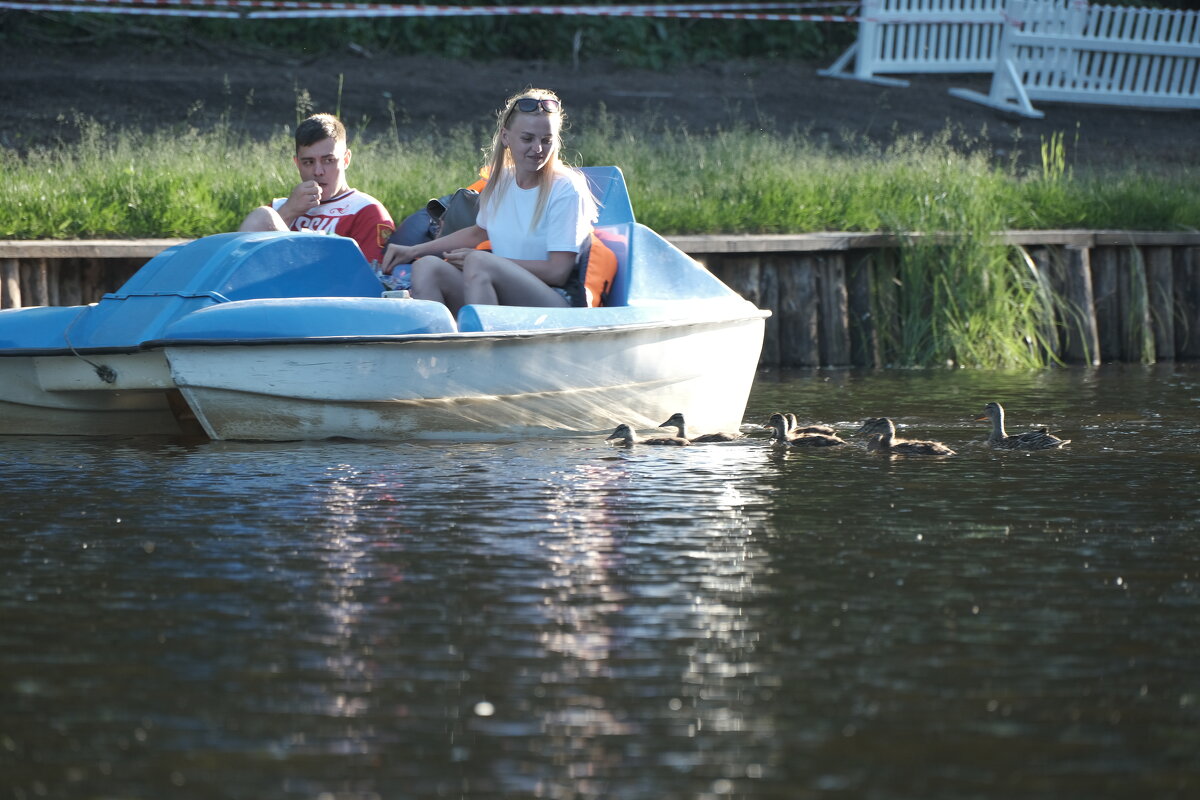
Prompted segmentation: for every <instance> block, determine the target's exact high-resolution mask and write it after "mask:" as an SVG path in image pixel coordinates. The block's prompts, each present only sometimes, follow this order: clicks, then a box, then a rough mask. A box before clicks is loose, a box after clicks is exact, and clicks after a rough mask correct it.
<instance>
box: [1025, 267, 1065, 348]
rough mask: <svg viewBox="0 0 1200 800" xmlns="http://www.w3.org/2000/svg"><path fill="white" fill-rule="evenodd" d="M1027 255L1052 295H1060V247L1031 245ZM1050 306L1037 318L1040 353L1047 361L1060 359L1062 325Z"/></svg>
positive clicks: (1061, 291)
mask: <svg viewBox="0 0 1200 800" xmlns="http://www.w3.org/2000/svg"><path fill="white" fill-rule="evenodd" d="M1025 252H1026V253H1027V254H1028V255H1029V259H1030V261H1032V262H1033V269H1034V270H1035V271H1036V272H1037V273H1038V274H1039V276H1041V280H1042V281H1043V282H1044V284H1045V285H1048V286H1049V289H1050V291H1051V292H1052V293H1053V295H1054V296H1057V297H1062V296H1063V294H1064V292H1063V278H1062V273H1063V267H1062V259H1063V256H1062V252H1061V249H1060V248H1052V247H1031V248H1028V249H1027V250H1026V251H1025ZM1052 305H1053V301H1051V307H1050V308H1046V309H1044V310H1043V314H1042V315H1041V317H1040V319H1039V320H1038V335H1039V336H1040V337H1041V347H1042V350H1041V353H1042V356H1043V357H1044V358H1046V359H1047V360H1049V361H1056V360H1061V359H1062V357H1063V356H1062V352H1063V348H1062V345H1063V342H1062V336H1061V335H1060V331H1061V329H1062V328H1063V327H1065V326H1061V325H1060V324H1059V320H1058V319H1057V317H1056V315H1055V312H1054V309H1053V307H1052Z"/></svg>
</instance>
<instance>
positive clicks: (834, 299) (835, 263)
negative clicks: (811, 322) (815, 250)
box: [817, 253, 850, 367]
mask: <svg viewBox="0 0 1200 800" xmlns="http://www.w3.org/2000/svg"><path fill="white" fill-rule="evenodd" d="M817 290H818V292H819V296H820V303H821V363H822V365H824V366H829V367H845V366H849V365H850V311H849V302H848V300H847V297H846V294H847V292H846V261H845V258H844V257H843V256H842V254H841V253H829V254H827V255H825V256H821V257H819V259H818V260H817Z"/></svg>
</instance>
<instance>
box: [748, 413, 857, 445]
mask: <svg viewBox="0 0 1200 800" xmlns="http://www.w3.org/2000/svg"><path fill="white" fill-rule="evenodd" d="M767 425H768V427H770V428H771V430H772V434H771V444H773V445H775V446H776V447H836V446H837V445H840V444H845V443H846V440H845V439H842V438H841V437H840V436H837V435H836V434H827V433H815V432H814V433H800V434H797V435H795V436H792V435H791V432H790V431H789V430H788V420H787V417H785V416H784V415H783V414H778V413H776V414H772V415H771V419H770V420H768V422H767Z"/></svg>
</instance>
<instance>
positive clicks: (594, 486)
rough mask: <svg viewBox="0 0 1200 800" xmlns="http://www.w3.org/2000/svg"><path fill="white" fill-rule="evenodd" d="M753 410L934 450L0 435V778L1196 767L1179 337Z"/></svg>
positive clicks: (310, 793)
mask: <svg viewBox="0 0 1200 800" xmlns="http://www.w3.org/2000/svg"><path fill="white" fill-rule="evenodd" d="M988 400H998V401H1000V402H1001V403H1003V404H1004V405H1005V407H1006V408H1007V410H1008V412H1009V428H1010V431H1019V430H1025V429H1028V428H1030V427H1033V426H1035V425H1036V426H1040V425H1048V426H1049V427H1050V428H1051V430H1052V431H1055V432H1057V433H1059V434H1060V435H1062V436H1063V437H1065V438H1070V439H1072V440H1073V442H1072V444H1071V445H1069V446H1068V447H1067V448H1066V449H1065V450H1062V451H1053V452H1041V453H1013V452H995V451H992V450H990V449H989V448H987V447H986V446H984V444H983V440H984V436H985V433H986V429H985V426H983V425H981V424H979V423H974V422H971V421H969V418H970V417H972V416H974V415H976V414H978V413H980V412H981V411H982V408H983V404H984V403H985V402H986V401H988ZM681 410H683V411H685V412H686V409H681ZM776 410H793V411H795V412H797V413H798V414H799V416H800V418H801V419H802V420H806V421H809V420H812V421H823V422H833V423H839V424H841V425H843V426H845V427H847V428H850V427H851V426H855V425H857V423H858V422H859V421H860V420H862V419H863V418H864V417H867V416H876V415H882V414H887V415H890V416H892V417H894V418H896V419H897V421H898V422H899V423H900V424H901V425H902V426H903V427H902V431H901V432H902V434H907V435H909V436H913V437H916V438H936V439H940V440H942V441H944V442H946V443H947V444H949V445H950V446H952V447H954V448H956V449H957V450H959V455H958V456H957V457H954V458H947V459H931V458H924V459H922V458H894V459H891V458H888V457H885V456H879V455H876V454H871V453H867V452H866V451H865V450H864V449H863V448H862V447H861V441H858V440H856V441H857V444H856V446H855V447H853V448H844V449H841V450H828V451H815V452H787V453H783V454H779V453H774V452H772V451H771V450H770V448H768V447H767V446H766V444H765V439H763V438H761V434H760V433H758V432H754V434H753V436H752V437H750V438H747V439H745V440H743V441H740V442H737V443H732V444H725V445H708V446H696V447H691V448H650V447H643V448H640V449H634V450H631V451H626V450H620V449H614V448H611V447H609V446H607V445H606V444H605V442H604V441H603V437H564V438H561V439H554V440H526V441H502V442H488V443H480V442H414V443H355V442H320V443H285V444H239V443H213V442H206V443H193V442H183V441H171V440H163V439H149V438H147V439H120V440H104V441H93V440H83V439H56V438H44V437H38V438H33V437H29V438H23V437H9V438H6V439H3V440H0V520H2V523H3V525H2V530H3V533H2V534H0V577H2V581H0V798H10V797H11V798H34V797H54V798H122V799H129V800H132V799H135V798H145V799H146V800H151V799H154V800H157V799H158V798H205V799H207V798H247V800H249V799H250V798H254V799H255V800H261V799H262V798H313V799H314V800H316V799H318V798H319V799H320V800H332V799H333V798H339V799H340V798H355V799H356V800H366V799H367V798H388V799H390V798H435V797H464V798H534V797H545V798H637V799H639V800H640V799H641V798H646V799H647V800H650V799H653V800H663V799H664V798H739V797H740V798H789V799H790V798H810V797H812V798H815V797H847V798H955V799H958V798H1005V799H1006V800H1007V798H1056V799H1057V798H1123V797H1130V798H1133V797H1138V798H1144V797H1153V798H1185V797H1189V798H1190V797H1197V796H1200V453H1198V448H1197V444H1198V443H1200V366H1196V365H1191V366H1186V365H1185V366H1178V367H1173V366H1159V367H1147V368H1143V367H1132V366H1126V367H1106V368H1102V369H1099V370H1091V369H1088V370H1049V371H1045V372H1037V373H1011V374H1010V373H994V372H970V371H912V372H909V371H886V372H879V373H870V372H805V373H781V372H769V373H764V374H762V375H761V376H760V379H759V380H758V382H757V385H756V387H755V390H754V394H753V396H752V398H751V402H750V407H749V409H748V412H747V417H746V421H747V422H748V423H750V422H765V421H766V417H767V416H768V415H769V414H770V413H771V412H772V411H776Z"/></svg>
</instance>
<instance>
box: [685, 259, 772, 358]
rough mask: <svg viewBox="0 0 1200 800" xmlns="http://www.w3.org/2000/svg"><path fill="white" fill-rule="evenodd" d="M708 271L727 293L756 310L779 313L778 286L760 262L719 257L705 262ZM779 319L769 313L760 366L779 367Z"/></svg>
mask: <svg viewBox="0 0 1200 800" xmlns="http://www.w3.org/2000/svg"><path fill="white" fill-rule="evenodd" d="M702 263H706V266H707V267H708V269H709V271H710V272H712V273H713V274H714V275H716V276H717V277H718V278H719V279H720V280H721V281H722V282H724V283H725V285H726V286H728V287H729V288H730V289H733V290H734V291H735V292H737V293H738V294H740V295H741V296H742V297H744V298H745V299H747V300H749V301H750V302H751V303H753V304H754V305H756V306H758V307H759V308H766V309H770V310H771V311H773V312H775V311H778V309H779V282H778V276H777V274H776V273H775V270H774V269H769V270H768V269H764V268H763V265H762V259H760V258H757V257H747V256H723V257H721V258H719V259H718V258H710V259H707V260H706V261H702ZM779 359H780V352H779V315H778V314H777V313H773V314H772V315H771V316H770V317H769V318H768V319H767V322H766V330H765V331H764V337H763V349H762V355H761V356H760V357H759V363H760V364H762V365H764V366H776V365H778V364H779Z"/></svg>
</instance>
